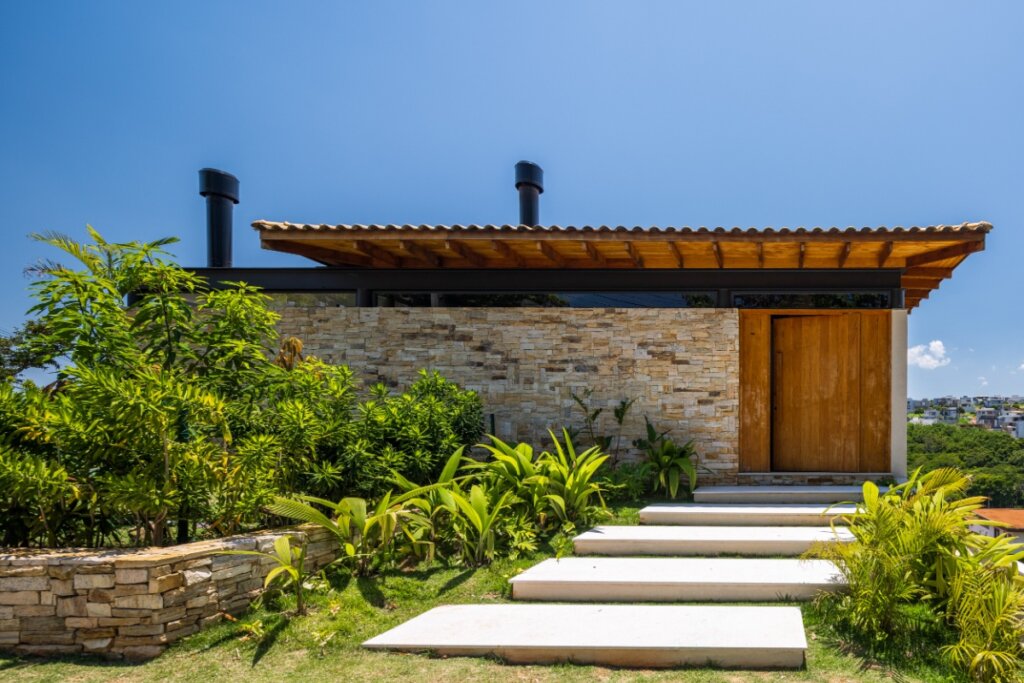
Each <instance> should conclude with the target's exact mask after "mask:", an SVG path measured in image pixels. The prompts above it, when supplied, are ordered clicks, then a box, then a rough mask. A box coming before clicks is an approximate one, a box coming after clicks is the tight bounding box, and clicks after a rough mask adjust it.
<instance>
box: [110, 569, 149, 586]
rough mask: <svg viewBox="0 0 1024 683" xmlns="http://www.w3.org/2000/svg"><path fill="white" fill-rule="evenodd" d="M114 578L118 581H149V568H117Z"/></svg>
mask: <svg viewBox="0 0 1024 683" xmlns="http://www.w3.org/2000/svg"><path fill="white" fill-rule="evenodd" d="M114 580H115V581H117V583H146V582H147V581H149V570H148V569H115V570H114Z"/></svg>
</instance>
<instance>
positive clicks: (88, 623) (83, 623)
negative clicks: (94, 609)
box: [64, 617, 100, 628]
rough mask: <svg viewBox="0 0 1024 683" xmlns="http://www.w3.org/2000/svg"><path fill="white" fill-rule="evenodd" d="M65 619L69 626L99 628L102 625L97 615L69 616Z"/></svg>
mask: <svg viewBox="0 0 1024 683" xmlns="http://www.w3.org/2000/svg"><path fill="white" fill-rule="evenodd" d="M64 621H65V625H66V626H67V627H68V628H97V627H98V626H99V625H100V622H99V619H97V618H96V617H68V618H67V619H65V620H64Z"/></svg>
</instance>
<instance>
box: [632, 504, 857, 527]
mask: <svg viewBox="0 0 1024 683" xmlns="http://www.w3.org/2000/svg"><path fill="white" fill-rule="evenodd" d="M856 511H857V508H856V507H855V506H853V505H836V506H831V507H830V506H829V505H824V504H821V503H794V504H790V505H751V504H746V505H741V504H733V505H729V504H724V503H723V504H701V503H658V504H656V505H648V506H647V507H645V508H643V509H642V510H640V523H641V524H677V525H688V526H827V525H828V524H829V523H830V522H834V523H841V522H840V520H839V517H840V516H841V515H852V514H853V513H854V512H856Z"/></svg>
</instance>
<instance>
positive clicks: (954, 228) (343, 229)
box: [252, 220, 992, 236]
mask: <svg viewBox="0 0 1024 683" xmlns="http://www.w3.org/2000/svg"><path fill="white" fill-rule="evenodd" d="M252 227H253V228H255V229H257V230H260V231H267V232H328V233H354V232H359V233H370V232H448V233H454V232H462V233H465V232H491V233H510V232H533V233H545V232H561V233H566V232H572V233H594V232H618V233H629V232H650V233H668V234H672V233H676V234H684V235H686V234H715V235H747V236H752V235H773V234H779V235H843V234H846V235H850V234H865V235H871V234H873V235H899V234H904V233H932V234H944V233H965V232H967V233H987V232H988V231H989V230H991V229H992V224H991V223H986V222H983V221H982V222H977V223H961V224H960V225H929V226H925V227H918V226H912V227H908V228H904V227H901V226H896V227H892V228H887V227H877V228H867V227H864V228H855V227H848V228H838V227H830V228H821V227H813V228H803V227H799V228H785V227H783V228H739V227H734V228H722V227H718V228H706V227H698V228H692V227H686V226H682V227H671V226H668V227H664V228H662V227H657V226H651V227H647V228H645V227H642V226H633V227H626V226H623V225H617V226H608V225H600V226H591V225H582V226H576V225H566V226H561V225H543V226H528V225H475V224H474V225H457V224H456V225H346V224H339V225H328V224H320V225H312V224H308V223H288V222H281V221H266V220H258V221H255V222H254V223H253V224H252Z"/></svg>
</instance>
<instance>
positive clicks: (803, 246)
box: [797, 242, 807, 268]
mask: <svg viewBox="0 0 1024 683" xmlns="http://www.w3.org/2000/svg"><path fill="white" fill-rule="evenodd" d="M806 257H807V244H806V243H805V242H801V243H800V261H799V263H798V265H797V268H803V267H804V259H805V258H806Z"/></svg>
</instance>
